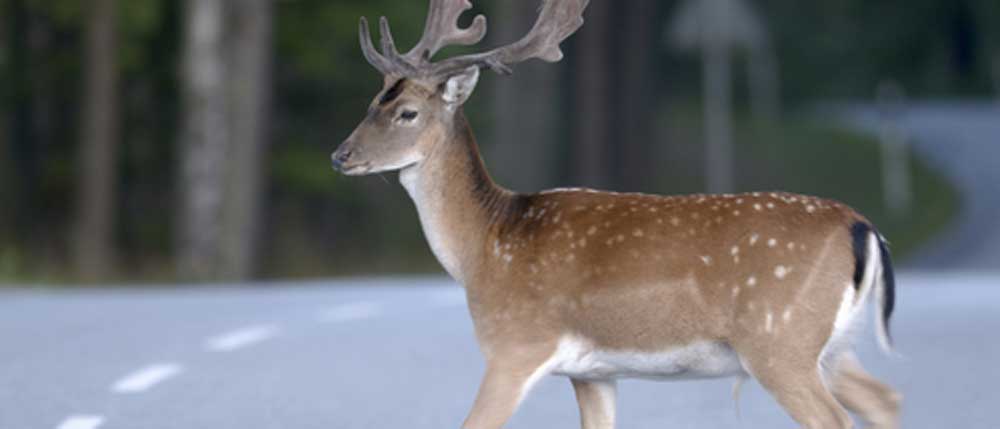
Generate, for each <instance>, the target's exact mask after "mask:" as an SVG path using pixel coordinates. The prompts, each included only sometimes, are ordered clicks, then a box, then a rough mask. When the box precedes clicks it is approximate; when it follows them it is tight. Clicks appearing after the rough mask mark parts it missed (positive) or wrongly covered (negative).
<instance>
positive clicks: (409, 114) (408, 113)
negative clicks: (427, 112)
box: [399, 110, 417, 121]
mask: <svg viewBox="0 0 1000 429" xmlns="http://www.w3.org/2000/svg"><path fill="white" fill-rule="evenodd" d="M399 118H400V119H402V120H404V121H412V120H414V119H416V118H417V111H416V110H404V111H403V113H400V114H399Z"/></svg>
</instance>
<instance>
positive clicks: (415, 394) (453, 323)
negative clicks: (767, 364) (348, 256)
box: [0, 273, 1000, 429]
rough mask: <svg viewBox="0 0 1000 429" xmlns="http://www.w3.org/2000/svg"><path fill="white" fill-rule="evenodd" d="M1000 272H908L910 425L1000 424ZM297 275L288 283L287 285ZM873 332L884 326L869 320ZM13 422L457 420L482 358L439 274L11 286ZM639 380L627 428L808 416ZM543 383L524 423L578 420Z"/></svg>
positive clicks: (904, 327) (340, 424) (870, 351)
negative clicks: (214, 284) (149, 286)
mask: <svg viewBox="0 0 1000 429" xmlns="http://www.w3.org/2000/svg"><path fill="white" fill-rule="evenodd" d="M998 282H1000V277H984V276H961V275H955V274H950V275H931V274H919V273H907V274H904V275H903V276H902V278H901V279H900V290H899V294H900V300H899V312H898V313H897V317H896V318H895V320H894V330H895V333H896V339H897V345H898V349H899V351H900V352H901V353H902V355H903V356H904V357H901V358H888V357H884V356H882V355H881V354H879V353H878V352H877V351H876V349H875V347H874V341H872V336H871V335H865V336H864V338H863V339H862V341H861V344H860V351H861V356H862V360H863V361H865V362H866V364H867V366H868V367H869V368H870V369H871V370H872V371H873V372H875V373H876V374H878V375H880V376H882V377H883V378H884V379H886V380H888V381H889V382H890V383H891V384H893V385H895V386H897V387H898V388H900V390H901V391H902V392H903V393H904V394H905V396H906V403H905V410H904V416H905V425H904V427H906V428H946V427H961V428H996V427H1000V415H998V413H997V405H998V404H1000V391H998V389H997V386H1000V370H998V369H997V362H1000V341H998V340H1000V334H998V332H1000V287H998V285H997V283H998ZM278 286H281V287H278ZM866 332H869V331H866ZM0 341H2V343H0V428H3V429H21V428H25V429H27V428H62V429H94V428H101V429H104V428H107V429H112V428H148V429H155V428H213V429H226V428H303V429H305V428H408V429H418V428H458V427H459V426H460V424H461V422H462V419H463V418H464V416H465V413H466V412H467V411H468V408H469V406H470V404H471V402H472V398H473V395H474V393H475V390H476V387H477V383H478V381H479V377H480V374H481V371H482V369H483V364H482V359H481V357H480V355H479V352H478V349H477V347H476V345H475V342H474V339H473V334H472V327H471V322H470V320H469V316H468V314H467V311H466V309H465V307H464V296H463V295H462V290H461V289H459V288H458V287H457V286H454V285H453V284H452V283H451V282H448V281H445V280H439V279H368V280H356V281H338V282H317V283H297V284H280V285H279V284H271V285H258V286H230V287H219V288H211V289H195V288H169V289H168V288H164V289H157V290H152V291H150V290H146V291H141V292H140V291H134V290H124V289H121V290H114V289H109V290H97V291H94V290H87V291H66V290H60V291H46V290H37V289H36V290H3V291H0ZM731 386H732V381H731V380H709V381H684V382H651V381H626V382H623V383H622V384H621V386H620V397H619V406H620V408H619V410H620V411H619V421H620V425H619V427H621V428H667V427H669V428H763V427H767V428H774V427H789V428H790V427H794V426H795V425H794V424H793V423H792V422H791V421H790V420H789V419H788V418H787V417H785V415H784V414H783V413H782V411H781V410H780V409H779V408H778V407H777V406H776V405H775V404H774V403H773V402H772V401H771V399H770V398H769V397H768V396H767V395H766V394H765V393H764V392H763V391H762V390H761V388H760V387H759V386H758V385H757V384H756V383H748V384H747V386H746V387H745V388H744V393H743V397H742V398H741V400H740V403H739V408H740V410H741V417H738V416H737V412H736V405H735V404H734V402H733V400H732V399H731V396H730V389H731ZM577 425H578V417H577V412H576V405H575V403H574V401H573V395H572V389H571V388H570V385H569V383H568V381H566V380H565V379H563V378H558V377H549V378H547V379H545V380H544V381H543V382H542V383H540V385H539V387H538V388H537V389H536V390H535V391H534V392H533V394H532V395H530V396H529V397H528V399H527V401H526V403H525V404H524V405H523V406H522V408H521V410H520V411H519V412H518V413H517V415H516V416H515V417H514V419H513V420H512V421H511V423H510V424H509V425H508V427H511V428H576V427H578V426H577Z"/></svg>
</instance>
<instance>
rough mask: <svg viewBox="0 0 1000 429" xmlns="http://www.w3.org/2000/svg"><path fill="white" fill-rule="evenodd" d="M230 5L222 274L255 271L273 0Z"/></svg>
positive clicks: (240, 274)
mask: <svg viewBox="0 0 1000 429" xmlns="http://www.w3.org/2000/svg"><path fill="white" fill-rule="evenodd" d="M238 4H239V6H238V7H234V8H233V16H232V18H233V27H232V34H231V35H230V40H232V43H233V49H232V52H233V57H232V67H231V68H230V73H229V76H230V79H232V81H231V83H230V88H229V89H230V94H229V95H230V99H229V103H230V105H229V107H230V109H231V112H232V115H231V122H230V123H231V124H232V143H231V145H230V150H229V157H228V159H229V161H230V166H229V172H228V173H229V178H228V181H227V182H228V183H227V192H226V201H225V214H224V216H223V219H224V225H225V226H224V228H223V232H224V234H223V243H224V245H223V270H224V272H223V273H222V274H223V275H224V276H225V277H226V278H229V279H236V280H245V279H248V278H250V277H252V276H254V275H255V274H257V272H256V269H255V268H256V266H257V264H256V262H257V260H258V253H259V237H260V233H261V226H260V223H261V221H260V219H261V210H262V207H261V196H262V195H263V192H262V189H261V188H262V177H263V174H262V173H263V172H262V170H263V169H262V158H263V155H264V153H265V151H266V147H267V141H268V137H267V136H268V132H269V126H268V123H269V119H270V115H269V109H268V107H269V105H270V82H271V19H272V4H271V0H240V1H239V2H238Z"/></svg>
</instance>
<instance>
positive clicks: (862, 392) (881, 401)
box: [830, 352, 902, 429]
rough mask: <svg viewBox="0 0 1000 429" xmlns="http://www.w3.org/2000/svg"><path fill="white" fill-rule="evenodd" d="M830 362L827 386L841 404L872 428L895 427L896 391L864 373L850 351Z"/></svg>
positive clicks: (897, 412)
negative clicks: (831, 364) (828, 384)
mask: <svg viewBox="0 0 1000 429" xmlns="http://www.w3.org/2000/svg"><path fill="white" fill-rule="evenodd" d="M833 364H834V367H833V368H832V371H831V372H830V387H831V388H832V389H833V394H834V396H835V397H836V398H837V400H838V401H840V403H841V404H844V406H845V407H847V409H848V410H851V412H853V413H855V414H857V415H858V417H861V419H863V420H864V421H865V423H866V424H868V425H869V427H871V428H873V429H896V428H898V427H899V410H900V404H901V402H902V396H901V395H900V394H899V393H897V392H896V391H895V390H893V389H892V388H890V387H889V386H886V385H885V384H882V383H881V382H879V381H878V380H876V379H875V378H874V377H872V376H871V375H870V374H868V373H867V372H866V371H865V370H864V368H862V367H861V363H860V362H858V359H857V357H855V356H854V353H850V352H848V353H844V354H842V355H841V356H839V357H838V358H837V360H836V361H834V362H833Z"/></svg>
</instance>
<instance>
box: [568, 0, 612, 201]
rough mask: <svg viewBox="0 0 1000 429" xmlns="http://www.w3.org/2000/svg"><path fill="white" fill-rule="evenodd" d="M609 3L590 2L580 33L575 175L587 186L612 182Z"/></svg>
mask: <svg viewBox="0 0 1000 429" xmlns="http://www.w3.org/2000/svg"><path fill="white" fill-rule="evenodd" d="M610 5H611V3H610V2H609V1H595V2H591V3H590V6H589V7H588V10H587V16H586V19H587V25H584V26H583V28H581V29H580V32H579V34H578V35H577V42H576V50H577V52H576V65H575V70H576V81H575V82H574V86H575V91H574V107H575V110H576V111H575V118H574V122H573V126H574V127H575V129H576V133H575V136H574V142H573V145H572V147H573V149H572V150H571V153H572V154H573V159H574V161H573V167H572V175H573V180H574V182H576V184H579V185H584V186H594V187H606V186H608V185H609V182H610V174H609V173H608V170H609V167H608V165H609V162H608V156H609V153H608V150H607V145H608V141H609V139H610V137H611V133H610V124H611V112H612V106H611V98H610V91H609V88H608V83H609V77H610V76H611V72H610V70H609V69H610V67H611V61H610V58H609V49H608V46H609V40H608V39H609V38H610V36H611V35H610V30H611V20H612V16H611V13H612V12H613V10H612V9H611V7H610Z"/></svg>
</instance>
